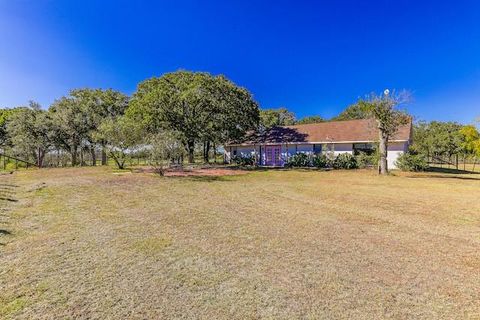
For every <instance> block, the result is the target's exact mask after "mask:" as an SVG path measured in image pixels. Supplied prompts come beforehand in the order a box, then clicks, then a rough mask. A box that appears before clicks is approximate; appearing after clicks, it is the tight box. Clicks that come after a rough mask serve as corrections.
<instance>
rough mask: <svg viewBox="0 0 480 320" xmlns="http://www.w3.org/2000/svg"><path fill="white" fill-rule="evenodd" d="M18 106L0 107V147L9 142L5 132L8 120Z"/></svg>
mask: <svg viewBox="0 0 480 320" xmlns="http://www.w3.org/2000/svg"><path fill="white" fill-rule="evenodd" d="M19 109H20V108H14V109H7V108H5V109H0V148H5V147H6V146H7V145H8V144H9V139H8V138H9V137H8V132H7V126H8V122H9V120H10V118H11V116H12V115H13V114H14V113H15V112H16V111H18V110H19Z"/></svg>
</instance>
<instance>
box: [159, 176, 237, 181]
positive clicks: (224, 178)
mask: <svg viewBox="0 0 480 320" xmlns="http://www.w3.org/2000/svg"><path fill="white" fill-rule="evenodd" d="M233 177H234V175H230V176H207V175H204V176H202V175H198V176H184V177H179V176H173V177H167V178H168V179H182V180H188V181H196V182H217V181H221V182H227V181H234V180H235V179H233Z"/></svg>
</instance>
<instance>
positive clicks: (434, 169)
mask: <svg viewBox="0 0 480 320" xmlns="http://www.w3.org/2000/svg"><path fill="white" fill-rule="evenodd" d="M427 172H435V173H448V174H475V175H477V174H480V172H474V171H466V170H460V169H452V168H439V167H430V168H428V169H427Z"/></svg>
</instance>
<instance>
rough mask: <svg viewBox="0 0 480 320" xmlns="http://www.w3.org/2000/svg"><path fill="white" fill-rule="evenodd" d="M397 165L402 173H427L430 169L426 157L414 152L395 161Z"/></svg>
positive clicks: (404, 154) (406, 153)
mask: <svg viewBox="0 0 480 320" xmlns="http://www.w3.org/2000/svg"><path fill="white" fill-rule="evenodd" d="M395 165H396V166H397V168H398V169H400V170H402V171H425V170H427V169H428V163H427V159H426V157H425V156H424V155H421V154H415V153H412V152H405V153H403V154H402V155H400V156H399V157H398V158H397V161H395Z"/></svg>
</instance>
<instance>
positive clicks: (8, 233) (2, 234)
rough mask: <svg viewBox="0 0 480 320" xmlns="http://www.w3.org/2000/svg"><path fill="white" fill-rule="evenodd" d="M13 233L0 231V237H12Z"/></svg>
mask: <svg viewBox="0 0 480 320" xmlns="http://www.w3.org/2000/svg"><path fill="white" fill-rule="evenodd" d="M11 234H12V233H11V232H10V231H8V230H4V229H0V236H8V235H11Z"/></svg>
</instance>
